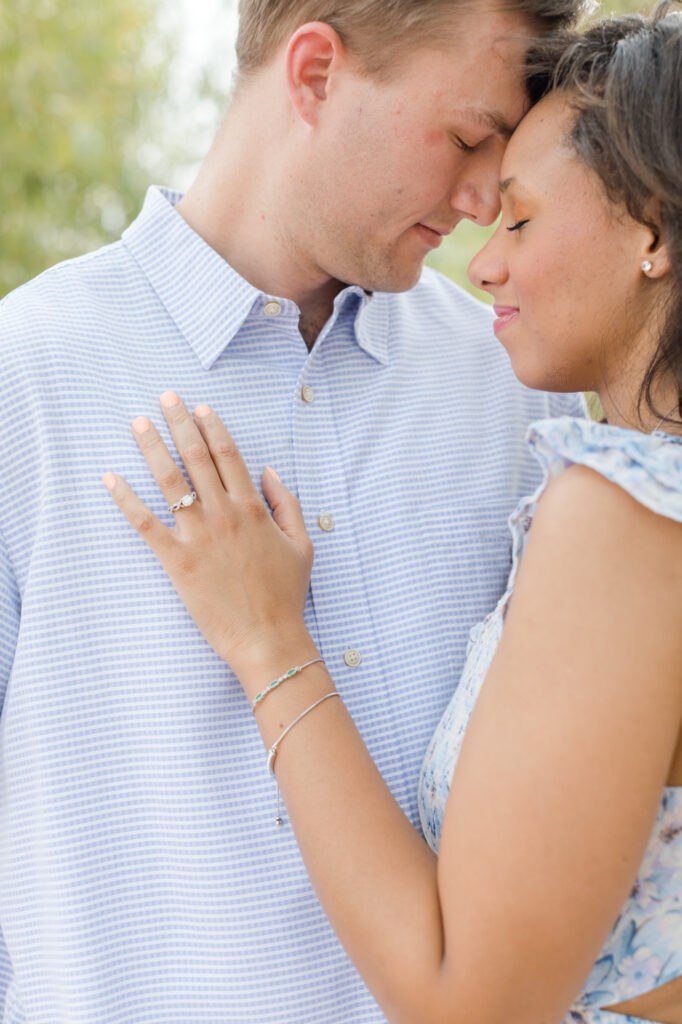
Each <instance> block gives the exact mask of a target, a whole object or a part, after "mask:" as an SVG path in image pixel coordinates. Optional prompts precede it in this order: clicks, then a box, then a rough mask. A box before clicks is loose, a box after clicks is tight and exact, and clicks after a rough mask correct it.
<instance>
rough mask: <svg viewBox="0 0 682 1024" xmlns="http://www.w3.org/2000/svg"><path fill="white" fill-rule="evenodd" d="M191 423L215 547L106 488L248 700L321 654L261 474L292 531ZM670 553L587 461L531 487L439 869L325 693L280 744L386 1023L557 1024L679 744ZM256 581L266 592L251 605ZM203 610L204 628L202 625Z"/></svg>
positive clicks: (308, 840) (289, 509)
mask: <svg viewBox="0 0 682 1024" xmlns="http://www.w3.org/2000/svg"><path fill="white" fill-rule="evenodd" d="M174 417H176V419H175V420H174ZM169 420H170V422H171V425H172V428H173V431H174V434H176V435H177V436H176V443H178V441H179V442H180V443H178V449H179V450H180V452H181V454H182V452H183V447H185V448H186V446H187V443H188V442H187V440H186V439H187V438H189V437H190V433H191V431H190V427H191V429H192V430H195V428H194V427H193V425H192V424H191V420H190V418H189V417H188V416H187V414H186V413H185V412H184V407H182V408H180V409H179V410H178V411H177V412H176V413H173V414H171V415H170V416H169ZM209 420H210V423H209ZM200 423H201V427H202V434H203V436H204V438H205V439H206V440H207V441H208V442H209V445H210V447H211V451H212V454H213V463H215V464H217V465H218V466H222V468H221V469H220V477H221V483H222V484H223V486H224V487H225V490H226V495H225V498H224V499H220V501H222V502H223V504H224V507H225V509H227V510H228V511H226V512H224V513H221V515H220V516H218V515H217V514H214V515H213V518H214V520H215V522H218V520H221V521H223V522H226V521H228V520H229V522H230V523H231V524H232V525H231V527H230V531H231V532H230V533H229V535H228V534H226V533H225V532H223V533H222V534H221V533H220V530H218V531H217V532H215V531H212V528H211V526H210V525H209V524H207V522H205V521H204V520H205V519H206V518H207V517H206V516H205V515H204V511H203V510H202V512H201V516H202V518H201V520H200V517H199V516H197V517H195V521H194V526H192V524H191V522H190V519H189V516H187V518H184V513H182V514H181V515H179V517H178V527H179V528H182V530H183V531H184V539H181V540H180V539H178V537H177V536H175V537H173V535H172V534H171V531H166V533H167V534H170V536H166V535H163V534H162V533H161V532H160V530H165V527H161V524H158V528H157V525H156V524H155V523H154V522H153V521H152V519H150V518H149V516H151V513H149V514H148V513H145V512H144V511H143V510H141V506H140V503H139V502H138V501H137V499H136V498H135V497H134V495H133V494H132V492H131V491H130V490H129V488H127V485H126V484H125V483H124V482H123V481H121V480H120V479H117V481H116V484H115V487H114V490H113V495H114V497H115V499H116V501H117V503H119V505H120V506H121V508H122V509H123V510H124V511H125V513H126V515H127V516H128V518H129V519H130V520H131V522H136V523H137V525H138V526H139V525H140V524H143V530H142V532H143V535H144V536H145V539H147V541H148V542H149V543H150V545H151V546H152V547H153V548H154V549H155V550H157V548H158V551H157V553H159V556H160V557H161V559H162V562H163V564H164V565H165V567H166V569H167V571H169V574H170V575H171V577H172V578H173V580H174V582H175V584H176V586H177V587H178V591H179V592H180V594H181V596H182V597H183V599H184V600H185V602H186V604H187V606H188V608H189V609H190V611H191V612H192V614H194V615H195V617H196V618H197V622H198V624H199V625H200V627H201V628H202V629H205V632H206V633H207V634H208V635H209V638H210V639H211V642H212V643H213V644H214V646H215V647H216V649H217V650H219V651H220V652H221V653H222V654H223V656H224V657H226V659H227V660H228V661H229V662H230V664H231V665H232V667H233V668H234V670H235V671H236V672H237V674H238V676H239V678H240V680H241V682H242V685H243V686H244V689H245V692H246V694H247V696H248V697H249V698H250V699H253V696H254V695H255V693H256V692H257V691H258V690H260V689H261V688H262V687H263V685H264V684H265V683H266V682H267V681H268V680H269V679H271V678H274V677H275V676H277V675H279V674H280V673H281V672H282V671H284V670H285V669H287V668H288V667H290V666H292V665H295V664H300V663H302V662H303V661H306V660H309V659H310V658H312V657H315V656H316V653H317V652H316V650H315V648H314V645H313V644H312V641H311V640H310V637H309V635H308V634H307V632H306V631H305V628H304V626H303V624H302V616H301V610H300V607H299V606H300V586H299V584H298V583H297V582H296V581H293V580H292V579H291V578H290V579H289V580H287V579H286V574H287V573H289V574H290V575H291V574H292V573H293V572H294V571H295V569H294V568H292V567H293V566H294V560H292V559H291V558H290V556H291V545H293V548H297V545H298V544H299V543H301V538H302V536H303V533H302V520H301V519H300V513H299V512H298V510H297V506H296V504H295V501H294V500H293V499H292V497H291V496H290V495H289V493H288V492H287V491H286V490H285V489H284V488H283V487H282V485H281V484H279V483H278V482H277V481H276V480H275V479H274V478H272V477H270V476H268V475H267V474H266V476H265V477H264V490H265V493H266V497H267V498H268V499H269V501H270V503H271V504H272V505H273V508H274V511H275V518H276V521H277V522H278V523H279V524H280V526H282V528H283V529H285V530H286V531H287V534H288V536H287V537H284V538H283V537H282V536H281V534H278V533H277V532H276V531H275V530H271V529H270V528H271V527H273V524H272V522H271V521H270V520H269V519H267V518H266V519H264V518H263V517H262V516H260V514H255V515H254V509H255V503H254V500H253V499H254V495H255V493H256V492H255V490H253V491H252V492H249V488H248V485H247V484H246V479H245V475H244V474H245V469H244V468H243V464H241V465H240V462H238V461H237V458H236V456H235V453H234V451H233V450H232V449H231V448H230V444H229V441H227V442H226V441H225V437H226V436H227V435H226V434H225V435H223V434H222V433H221V431H222V430H223V429H224V428H222V425H220V426H218V424H219V421H218V420H217V417H209V418H208V420H207V421H205V422H204V421H200ZM151 429H152V434H150V435H149V439H150V444H149V450H150V451H151V452H154V453H155V455H154V456H153V457H152V458H149V457H148V461H149V462H150V466H151V468H152V470H153V472H154V475H155V477H156V479H157V480H160V479H161V478H163V479H164V480H166V481H168V480H169V479H170V474H169V467H168V464H167V462H166V461H164V460H165V458H166V456H167V458H168V459H170V456H168V455H167V453H166V456H164V457H163V458H161V457H160V455H162V453H161V449H160V446H159V444H158V442H157V441H156V440H155V439H154V434H155V432H154V431H153V428H151ZM183 432H184V435H185V437H184V439H183V437H182V436H181V435H182V434H183ZM157 436H158V435H157ZM198 436H199V435H198V432H197V433H196V436H195V437H194V440H193V441H192V446H193V447H194V449H195V453H194V454H195V456H196V455H197V453H198V451H199V445H198V444H197V443H196V441H197V437H198ZM142 446H143V450H144V444H143V445H142ZM221 449H222V451H223V455H221V454H220V451H221ZM225 453H229V457H228V458H227V459H226V458H225V457H224V455H225ZM185 461H186V464H187V460H185ZM190 461H192V460H190ZM196 461H197V462H198V463H202V460H201V459H198V460H196ZM203 465H204V468H207V464H206V463H205V462H204V463H203ZM188 469H189V470H190V475H191V476H192V481H193V483H194V485H195V487H196V488H197V490H198V491H199V493H200V494H202V493H205V494H207V493H208V491H207V490H206V488H207V486H208V485H207V483H206V481H205V480H202V482H199V480H198V479H196V480H195V475H196V476H197V477H198V476H200V475H201V474H196V471H195V469H190V467H189V466H188ZM202 472H203V470H202ZM232 473H234V474H235V477H234V479H235V481H236V482H235V484H234V486H233V485H232V483H231V480H232V477H231V475H230V474H232ZM164 493H166V491H164ZM233 495H234V496H235V497H233ZM167 496H168V495H167ZM214 496H215V497H216V498H219V494H218V488H215V489H214ZM212 500H213V499H211V501H212ZM209 504H210V503H209ZM216 507H218V506H216ZM244 510H246V511H244ZM187 511H188V512H191V511H192V510H187ZM152 518H153V517H152ZM157 523H158V521H157ZM192 531H193V532H192ZM175 532H176V531H174V533H175ZM283 542H285V543H286V544H288V545H290V547H287V548H286V549H285V548H281V547H278V545H281V544H282V543H283ZM227 543H229V544H230V545H231V550H229V551H225V545H226V544H227ZM173 544H175V545H176V547H175V549H174V548H173ZM188 552H191V558H189V557H188ZM237 552H239V555H238V557H235V556H236V554H237ZM243 552H246V555H244V554H243ZM681 556H682V527H680V526H678V525H677V524H674V523H672V522H670V521H668V520H665V519H662V518H659V517H657V516H655V515H653V513H650V512H648V511H647V510H645V509H644V508H642V507H641V506H640V505H638V504H637V503H636V502H635V501H634V500H633V499H632V498H630V497H629V496H628V495H627V494H626V493H625V492H623V491H621V490H620V489H619V488H617V487H615V486H613V485H611V484H609V483H608V482H607V481H605V480H604V479H603V478H601V477H599V476H598V475H597V474H594V473H592V472H591V471H590V470H584V469H582V468H580V467H576V468H573V469H571V470H568V471H566V472H565V473H564V474H563V475H562V476H561V477H560V478H559V479H558V480H557V481H555V482H554V483H553V484H552V485H551V486H550V488H549V489H548V491H547V493H546V495H545V496H544V498H543V499H542V501H541V504H540V508H539V510H538V513H537V517H536V521H535V524H534V526H533V530H532V533H531V537H530V539H529V543H528V549H527V553H526V556H525V558H524V562H523V565H522V567H521V570H520V573H519V577H518V582H517V586H516V589H515V593H514V598H513V601H512V605H511V608H510V610H509V612H508V616H507V622H506V624H505V629H504V633H503V639H502V642H501V645H500V648H499V650H498V652H497V655H496V657H495V659H494V662H493V665H492V667H491V670H490V672H489V675H488V678H487V680H486V683H485V686H484V687H483V691H482V694H481V697H480V699H479V701H478V705H477V707H476V711H475V713H474V716H473V719H472V722H471V725H470V728H469V730H468V733H467V737H466V740H465V743H464V746H463V749H462V753H461V756H460V760H459V763H458V768H457V772H456V774H455V779H454V781H453V786H452V790H451V794H450V799H449V801H448V806H447V810H446V815H445V822H444V829H443V836H442V846H441V853H440V857H439V859H438V862H436V859H435V858H434V856H433V855H432V853H431V852H430V851H429V849H428V847H427V846H426V844H425V843H424V842H423V840H422V839H421V838H420V837H419V836H418V835H417V833H416V832H415V831H414V829H413V828H412V826H411V825H410V823H409V822H408V820H407V819H406V818H405V816H404V815H403V813H402V811H401V810H400V808H399V807H398V805H397V804H396V802H395V801H394V800H393V798H392V796H391V795H390V793H389V791H388V789H387V788H386V786H385V785H384V783H383V781H382V779H381V777H380V775H379V773H378V772H377V770H376V768H375V766H374V764H373V763H372V761H371V759H370V757H369V755H368V753H367V751H366V748H365V747H364V745H363V743H362V741H361V738H360V736H359V734H358V732H357V730H356V729H355V727H354V725H353V723H352V721H351V719H350V717H349V716H348V714H347V713H346V711H345V709H344V707H343V705H342V704H341V702H340V701H338V700H328V701H326V702H325V703H323V704H322V705H321V706H320V707H318V708H317V709H316V710H315V711H314V712H313V713H312V714H310V715H308V716H307V717H306V718H305V719H303V720H302V721H301V722H300V723H299V724H298V725H297V726H296V728H295V729H294V730H293V731H292V732H291V733H290V734H289V735H288V736H287V737H286V739H285V740H284V742H283V743H282V746H281V748H280V750H279V753H278V756H277V761H276V772H277V778H278V782H279V785H280V788H281V790H282V793H283V796H284V799H285V802H286V805H287V809H288V812H289V817H290V820H291V822H292V825H293V827H294V829H295V832H296V837H297V840H298V842H299V845H300V847H301V850H302V853H303V856H304V858H305V861H306V865H307V868H308V870H309V872H310V876H311V879H312V881H313V884H314V885H315V888H316V890H317V892H318V895H319V897H320V900H321V902H322V905H323V906H324V908H325V911H326V912H327V914H328V916H329V918H330V920H331V922H332V924H333V926H334V928H335V929H336V931H337V933H338V934H339V936H340V938H341V940H342V942H343V943H344V945H345V947H346V949H347V950H348V952H349V954H350V956H351V957H352V959H353V961H354V962H355V964H356V966H357V967H358V969H359V970H360V972H361V973H362V975H363V977H364V978H365V980H366V982H367V984H368V986H369V987H370V989H371V991H372V992H373V994H374V995H375V997H376V998H377V1000H378V1001H379V1003H380V1004H381V1005H382V1007H383V1009H384V1011H385V1013H386V1015H387V1017H388V1018H389V1020H391V1021H392V1022H394V1024H417V1022H418V1024H441V1022H443V1024H444V1022H448V1024H459V1022H460V1021H461V1022H462V1024H464V1022H466V1024H489V1022H496V1021H504V1022H505V1024H515V1022H517V1021H518V1022H519V1024H536V1022H537V1021H547V1022H552V1021H556V1022H558V1021H560V1020H562V1019H563V1017H564V1015H565V1013H566V1011H567V1009H568V1007H569V1005H570V1004H571V1002H572V1001H573V999H574V998H575V995H576V993H577V992H578V991H579V989H580V987H581V985H582V983H583V981H584V979H585V977H586V976H587V974H588V972H589V970H590V968H591V966H592V964H593V962H594V960H595V959H596V956H597V954H598V952H599V950H600V948H601V946H602V944H603V942H604V939H605V938H606V936H607V935H608V932H609V931H610V929H611V927H612V925H613V923H614V921H615V919H616V917H617V915H618V912H619V910H620V908H621V906H622V904H623V902H624V901H625V899H626V897H627V895H628V892H629V888H630V886H631V885H632V882H633V880H634V877H635V875H636V871H637V867H638V865H639V862H640V860H641V857H642V854H643V852H644V849H645V846H646V843H647V840H648V837H649V834H650V830H651V827H652V824H653V820H654V816H655V813H656V810H657V808H658V804H659V802H660V797H661V790H662V787H663V785H664V783H665V780H666V773H667V771H668V767H669V764H670V759H671V756H672V753H673V751H674V749H675V745H676V738H677V733H678V730H679V726H680V717H681V713H682V709H681V706H680V702H681V687H680V672H679V665H680V663H681V655H682V639H681V637H682V630H681V629H680V612H679V609H680V607H682V604H681V602H680V597H682V570H681V569H680V568H679V567H680V566H681V565H682V557H681ZM251 559H253V565H251V563H250V560H251ZM303 561H305V557H304V558H303ZM235 563H236V564H235ZM263 564H267V565H268V572H267V573H266V574H263V573H262V565H263ZM230 565H232V569H231V568H230ZM202 566H203V567H205V568H206V573H203V572H202ZM259 566H260V568H259ZM188 567H189V568H190V569H191V571H189V572H188ZM273 567H275V570H276V572H281V576H279V577H277V578H275V576H273ZM296 571H297V570H296ZM230 572H233V573H234V578H233V582H232V584H230V583H229V580H227V581H226V574H227V576H229V574H230ZM276 572H275V575H276ZM211 573H214V575H211ZM264 575H265V576H266V577H267V580H268V587H269V593H268V594H263V595H261V596H259V593H258V589H259V587H262V586H263V576H264ZM207 578H208V579H209V580H212V581H213V582H212V583H209V585H208V590H207V583H206V579H207ZM248 579H251V580H253V581H255V582H253V584H250V583H248V582H247V580H248ZM230 586H232V588H233V589H232V591H230ZM297 587H298V588H299V589H297ZM287 588H291V593H290V596H289V598H288V599H287V596H286V595H287V593H288V589H287ZM207 594H208V595H210V597H207ZM197 595H198V596H197ZM259 602H260V605H259ZM209 606H210V607H212V608H213V609H215V608H216V607H217V608H219V609H221V615H219V616H218V620H216V617H215V611H214V612H213V615H212V617H211V620H210V623H208V624H207V625H206V626H204V624H203V623H202V621H201V616H202V615H204V614H207V612H206V611H205V610H206V609H207V608H208V607H209ZM294 606H296V613H295V614H290V609H292V608H293V607H294ZM278 608H279V617H278V614H277V611H278ZM264 609H267V611H264ZM240 615H241V616H242V620H243V622H242V625H240V626H238V628H236V627H235V622H236V620H237V619H238V618H239V616H240ZM225 621H229V622H230V626H229V630H228V634H229V635H227V636H226V635H224V634H221V622H225ZM254 623H255V625H254ZM235 630H236V633H235ZM233 634H235V635H237V634H238V639H237V641H235V642H233V641H234V637H233ZM415 685H418V681H415ZM332 688H333V684H332V683H331V680H330V679H329V676H328V674H327V673H326V670H325V669H324V668H323V667H322V666H319V665H315V666H312V667H311V668H309V669H307V670H306V672H305V673H303V674H302V675H301V676H299V677H297V678H296V680H292V682H291V683H288V684H286V685H285V686H282V687H280V688H279V689H278V690H277V691H275V692H273V693H272V694H271V695H270V696H269V697H268V698H267V699H266V700H265V701H264V702H263V704H262V706H261V707H259V709H258V711H257V713H256V717H257V720H258V724H259V727H260V729H261V733H262V735H263V739H264V742H265V745H266V747H270V746H271V744H272V743H273V741H274V740H275V739H276V738H277V736H278V735H279V734H280V732H281V731H282V729H283V728H284V727H286V725H288V724H289V722H291V721H292V720H293V719H294V718H295V717H296V716H297V715H298V714H300V712H301V711H302V710H303V709H304V708H305V707H307V706H309V705H310V704H311V703H313V702H314V701H315V700H317V699H319V697H320V696H322V695H324V694H325V693H327V692H330V691H331V690H332ZM264 770H265V759H264ZM273 828H274V826H273ZM274 841H276V836H275V837H273V842H274Z"/></svg>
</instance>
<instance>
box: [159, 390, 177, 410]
mask: <svg viewBox="0 0 682 1024" xmlns="http://www.w3.org/2000/svg"><path fill="white" fill-rule="evenodd" d="M161 405H162V406H163V407H164V409H172V408H173V406H174V405H180V397H179V395H176V394H175V392H174V391H164V393H163V394H162V395H161Z"/></svg>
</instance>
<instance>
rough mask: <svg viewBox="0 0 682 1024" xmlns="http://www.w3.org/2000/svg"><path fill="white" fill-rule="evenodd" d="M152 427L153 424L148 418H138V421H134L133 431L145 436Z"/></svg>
mask: <svg viewBox="0 0 682 1024" xmlns="http://www.w3.org/2000/svg"><path fill="white" fill-rule="evenodd" d="M150 427H151V423H150V422H149V420H148V419H147V417H146V416H138V417H137V419H136V420H133V430H134V431H135V433H136V434H144V433H145V431H147V430H149V428H150Z"/></svg>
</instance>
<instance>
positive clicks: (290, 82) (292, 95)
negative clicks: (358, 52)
mask: <svg viewBox="0 0 682 1024" xmlns="http://www.w3.org/2000/svg"><path fill="white" fill-rule="evenodd" d="M345 56H346V51H345V47H344V45H343V43H342V41H341V37H340V36H339V34H338V32H335V31H334V29H333V28H332V27H331V25H327V24H325V22H323V21H312V22H309V23H308V24H306V25H301V27H300V28H299V29H297V30H296V32H294V34H293V35H292V37H291V39H290V40H289V45H288V46H287V50H286V58H285V69H286V81H287V90H288V93H289V99H290V100H291V104H292V106H293V108H294V110H295V111H296V112H297V114H298V115H299V117H300V118H301V119H302V120H303V121H305V122H306V124H308V125H310V126H313V125H315V124H316V123H317V119H318V116H319V112H320V106H321V104H323V103H324V102H325V100H326V99H327V97H328V95H329V87H330V83H331V79H332V75H333V74H334V73H335V72H336V71H338V69H339V66H340V65H341V64H343V62H344V60H345Z"/></svg>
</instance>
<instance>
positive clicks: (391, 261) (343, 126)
mask: <svg viewBox="0 0 682 1024" xmlns="http://www.w3.org/2000/svg"><path fill="white" fill-rule="evenodd" d="M460 22H461V24H460V30H459V35H458V40H459V41H458V42H456V43H453V44H452V46H451V47H450V48H449V49H447V50H433V49H423V48H422V49H419V50H417V51H415V52H414V53H413V54H412V55H410V56H408V57H406V58H403V60H404V63H403V64H402V65H401V67H400V70H399V72H398V74H397V75H396V76H395V77H394V78H392V79H391V81H389V82H383V83H382V82H380V81H376V80H374V79H371V78H367V77H366V76H362V75H360V74H353V73H350V74H349V73H346V74H345V75H344V76H343V78H342V80H341V82H340V83H339V84H338V85H337V90H336V92H335V93H333V92H332V94H331V102H329V103H328V104H326V105H325V106H326V110H325V113H324V115H323V118H322V120H321V122H320V125H319V130H318V133H317V138H316V140H315V147H316V149H315V153H314V166H313V167H312V168H310V178H309V181H310V183H311V186H310V188H309V189H308V188H306V189H304V191H305V193H306V194H305V195H300V196H299V201H298V204H297V210H296V222H297V225H298V228H297V232H296V233H297V235H298V236H299V237H298V241H299V242H300V244H301V249H305V250H306V251H307V257H308V259H309V260H312V261H313V266H311V268H310V269H311V270H314V271H316V272H317V275H319V273H320V272H322V274H323V275H324V276H325V277H330V278H333V279H336V280H338V281H342V282H344V283H347V284H359V285H361V286H362V287H364V288H366V289H368V290H376V291H396V292H397V291H403V290H406V289H408V288H411V287H412V286H413V285H414V284H416V282H417V281H418V279H419V275H420V273H421V268H422V264H423V261H424V259H425V257H426V255H427V254H428V253H429V251H430V250H431V249H434V248H436V247H437V246H438V245H439V244H440V243H441V241H442V238H443V237H444V236H445V235H447V234H449V233H450V232H451V231H452V230H453V229H454V227H455V226H456V225H457V223H458V222H459V221H460V220H461V219H462V218H463V217H467V218H469V219H470V220H473V221H475V222H476V223H478V224H482V225H487V224H491V223H492V222H493V221H494V220H495V218H496V216H497V214H498V212H499V193H498V181H499V171H500V164H501V160H502V155H503V152H504V149H505V146H506V142H507V139H508V136H509V133H510V132H511V130H512V129H513V128H514V127H515V126H516V124H517V123H518V122H519V121H520V119H521V117H522V116H523V113H524V110H525V106H526V96H525V92H524V89H523V84H522V66H523V56H524V51H525V48H526V45H527V41H528V37H529V35H530V28H529V26H528V24H527V23H526V21H525V19H524V18H523V17H522V16H520V15H518V14H510V13H485V12H483V13H480V14H476V15H470V16H468V17H464V18H463V17H462V16H461V15H460ZM307 155H308V156H310V155H311V154H310V152H309V153H308V154H307ZM299 192H300V190H299ZM299 230H300V234H299Z"/></svg>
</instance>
